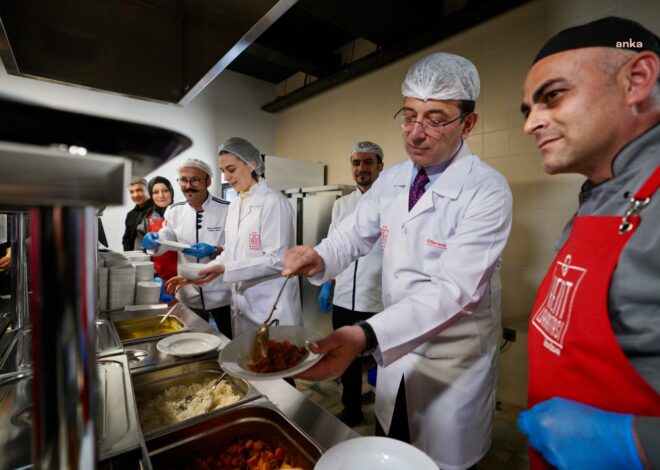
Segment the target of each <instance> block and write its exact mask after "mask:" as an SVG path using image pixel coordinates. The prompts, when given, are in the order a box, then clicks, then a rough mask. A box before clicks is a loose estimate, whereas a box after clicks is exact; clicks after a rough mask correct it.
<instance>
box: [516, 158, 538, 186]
mask: <svg viewBox="0 0 660 470" xmlns="http://www.w3.org/2000/svg"><path fill="white" fill-rule="evenodd" d="M540 179H541V169H540V162H539V157H538V156H537V153H536V152H534V153H532V154H526V155H512V156H511V171H510V172H509V183H510V184H518V183H529V182H535V181H538V180H540Z"/></svg>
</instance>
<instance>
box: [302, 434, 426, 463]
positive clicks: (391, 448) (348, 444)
mask: <svg viewBox="0 0 660 470" xmlns="http://www.w3.org/2000/svg"><path fill="white" fill-rule="evenodd" d="M355 468H365V469H367V468H368V469H373V470H438V466H437V465H436V464H435V462H433V460H431V458H430V457H429V456H428V455H426V454H425V453H424V452H422V451H421V450H419V449H418V448H416V447H413V446H411V445H410V444H406V443H405V442H402V441H398V440H396V439H391V438H389V437H376V436H367V437H357V438H355V439H349V440H347V441H343V442H340V443H339V444H337V445H335V446H333V447H331V448H330V449H328V450H327V451H326V452H325V453H324V454H323V455H322V456H321V458H320V459H319V460H318V462H316V465H315V466H314V470H351V469H355Z"/></svg>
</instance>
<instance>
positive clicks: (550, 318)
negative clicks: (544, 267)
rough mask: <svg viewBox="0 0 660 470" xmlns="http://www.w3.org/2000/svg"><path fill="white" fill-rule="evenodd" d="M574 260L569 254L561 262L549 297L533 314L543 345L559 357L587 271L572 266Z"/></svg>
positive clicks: (558, 262) (552, 282)
mask: <svg viewBox="0 0 660 470" xmlns="http://www.w3.org/2000/svg"><path fill="white" fill-rule="evenodd" d="M572 260H573V258H572V256H571V255H567V256H566V257H565V258H564V261H563V262H562V261H557V263H556V265H555V267H554V271H553V273H552V280H551V282H550V287H549V289H548V292H547V293H546V297H545V299H544V300H543V302H542V303H541V305H540V307H539V308H538V310H537V311H535V312H533V313H532V325H533V326H534V327H535V328H536V329H537V330H539V332H540V333H541V334H542V335H543V337H544V341H543V346H545V348H546V349H548V350H549V351H550V352H552V353H554V354H556V355H558V356H559V355H560V354H561V350H562V348H563V347H564V338H565V337H566V332H567V330H568V327H569V324H570V321H571V315H572V313H573V311H572V310H573V300H574V299H575V294H576V293H577V291H578V289H579V288H580V282H581V281H582V279H583V278H584V276H585V274H586V273H587V270H586V269H584V268H581V267H579V266H571V262H572Z"/></svg>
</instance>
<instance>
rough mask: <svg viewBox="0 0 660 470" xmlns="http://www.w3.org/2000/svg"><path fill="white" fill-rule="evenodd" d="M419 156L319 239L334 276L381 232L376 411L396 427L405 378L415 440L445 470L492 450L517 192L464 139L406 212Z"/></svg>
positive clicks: (321, 278)
mask: <svg viewBox="0 0 660 470" xmlns="http://www.w3.org/2000/svg"><path fill="white" fill-rule="evenodd" d="M413 169H414V165H413V163H412V162H411V161H409V160H406V161H403V162H401V163H398V164H396V165H394V166H392V167H390V168H388V169H386V170H385V171H384V172H383V173H381V175H380V176H379V177H378V179H377V180H376V181H375V183H374V184H373V186H372V187H371V189H370V190H369V191H367V193H366V194H364V195H363V197H362V198H361V200H360V202H359V203H358V206H357V208H356V210H355V212H354V213H353V214H352V215H351V216H349V217H347V218H346V220H344V222H343V223H342V224H341V225H340V226H339V227H338V228H337V230H335V231H334V232H333V233H332V235H331V236H330V237H328V238H327V239H325V240H324V241H323V242H322V243H321V244H320V245H318V246H317V247H316V250H317V252H318V253H319V254H320V255H321V257H322V258H323V261H324V262H325V271H324V272H323V273H320V275H317V276H315V277H314V278H312V279H310V280H311V281H312V282H314V283H315V284H320V283H322V282H325V281H327V280H328V279H332V278H333V277H334V276H336V275H337V274H338V273H339V272H341V271H342V270H343V269H345V267H346V266H347V265H348V264H349V263H350V262H351V261H352V260H354V259H355V258H357V257H359V256H362V255H364V254H366V253H367V252H369V250H370V249H371V247H372V245H373V243H375V242H376V240H378V237H379V236H380V237H381V244H382V246H383V249H384V252H383V304H384V306H385V309H384V310H383V311H382V312H380V313H378V314H376V315H374V316H373V317H371V319H370V320H368V322H369V324H370V325H371V326H372V327H373V329H374V332H375V333H376V336H377V338H378V342H379V349H378V350H377V351H376V353H375V354H374V358H375V359H376V361H377V362H378V364H379V369H378V387H376V415H377V417H378V420H379V422H380V423H381V425H383V428H384V430H385V431H386V432H387V431H389V427H390V424H391V419H392V412H393V410H394V403H395V400H396V394H397V391H398V388H399V383H400V381H401V379H402V377H403V379H404V380H405V386H406V399H407V411H408V425H409V430H410V437H411V441H412V443H413V444H414V445H415V446H416V447H418V448H420V449H422V450H423V451H424V452H426V453H427V454H428V455H429V456H431V458H433V460H434V461H435V462H436V463H437V464H438V465H439V466H440V467H441V468H443V469H461V468H465V467H469V466H471V465H474V464H475V463H476V462H478V461H479V460H480V459H481V458H482V457H483V456H484V455H485V454H486V452H487V451H488V448H489V447H490V441H491V428H492V419H493V414H494V410H495V388H496V380H497V355H498V339H499V332H500V319H501V311H500V290H501V289H500V283H499V275H498V273H497V272H496V270H497V264H498V260H499V258H500V255H501V253H502V250H503V249H504V246H505V244H506V240H507V237H508V235H509V232H510V229H511V202H512V198H511V191H510V189H509V186H508V184H507V182H506V180H505V179H504V177H503V176H502V175H500V174H499V173H498V172H497V171H495V170H494V169H493V168H491V167H490V166H488V165H487V164H485V163H483V162H482V161H481V160H479V158H478V157H477V156H476V155H473V154H472V152H471V151H470V149H469V147H468V146H467V144H466V143H463V145H462V148H460V150H459V151H458V153H457V155H456V157H455V158H454V161H453V162H452V163H451V165H449V167H448V168H447V169H446V170H445V171H444V172H443V173H442V174H441V175H440V176H439V177H438V178H437V179H436V181H435V182H434V183H433V184H431V185H430V186H429V187H428V189H427V190H426V192H425V193H424V195H423V196H422V197H421V198H420V200H419V201H418V202H417V204H416V205H415V206H414V207H413V208H412V210H411V211H408V194H409V190H410V181H411V180H412V172H413Z"/></svg>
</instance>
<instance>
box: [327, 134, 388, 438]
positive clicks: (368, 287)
mask: <svg viewBox="0 0 660 470" xmlns="http://www.w3.org/2000/svg"><path fill="white" fill-rule="evenodd" d="M350 162H351V172H352V174H353V179H354V180H355V183H356V184H357V188H356V189H355V191H353V192H352V193H350V194H347V195H346V196H344V197H341V198H339V199H337V200H336V201H335V203H334V205H333V206H332V220H331V223H330V228H329V230H328V233H332V232H333V230H334V229H335V228H336V227H337V226H339V224H340V223H341V222H342V221H343V220H344V219H345V218H346V217H348V216H349V215H350V214H352V213H353V212H354V211H355V208H356V207H357V204H358V202H359V201H360V199H361V198H362V195H363V194H364V193H366V192H367V191H368V190H369V188H371V185H372V184H373V183H374V181H376V179H377V178H378V175H380V172H381V171H383V149H381V148H380V146H379V145H378V144H375V143H373V142H369V141H363V142H358V143H357V144H355V145H354V146H353V148H352V149H351V153H350ZM382 269H383V249H382V247H381V246H380V244H379V243H375V244H374V246H373V247H372V248H371V250H370V251H369V253H367V254H366V255H365V256H363V257H361V258H360V259H356V260H355V261H354V262H353V263H352V264H351V265H350V266H349V267H348V268H346V269H345V270H344V271H342V272H341V273H340V274H339V275H337V278H336V279H334V280H331V281H328V282H326V283H325V284H323V286H322V287H321V292H320V293H319V299H318V301H319V307H320V308H321V310H323V311H324V312H330V311H332V327H333V328H334V329H335V330H336V329H338V328H341V327H342V326H347V325H352V324H354V323H355V322H357V321H360V320H362V321H364V320H368V319H369V318H371V317H372V316H373V315H374V314H376V313H378V312H380V311H381V310H383V300H382V294H381V277H382V274H381V272H382ZM333 287H334V293H333ZM331 296H332V305H331V304H330V297H331ZM341 384H342V393H341V402H342V404H343V405H344V409H343V410H342V412H341V413H340V414H339V415H338V416H337V417H338V418H339V419H340V420H342V421H343V422H344V423H345V424H347V425H348V426H356V425H358V424H360V423H361V422H362V420H363V419H364V416H363V414H362V361H361V360H360V359H356V360H354V361H353V362H351V364H350V365H349V366H348V368H347V369H346V370H345V371H344V373H343V374H341Z"/></svg>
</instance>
